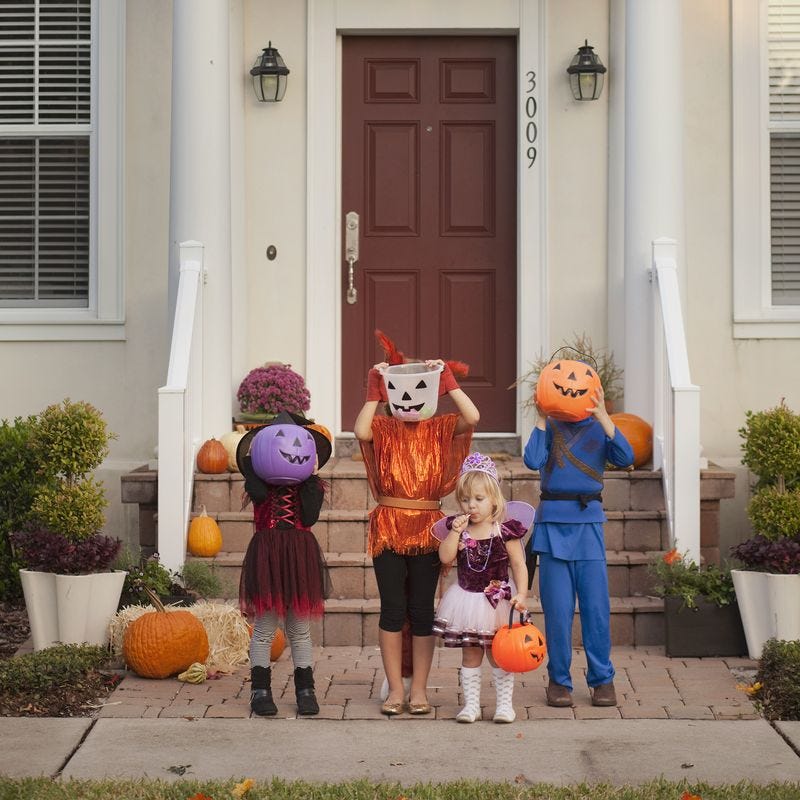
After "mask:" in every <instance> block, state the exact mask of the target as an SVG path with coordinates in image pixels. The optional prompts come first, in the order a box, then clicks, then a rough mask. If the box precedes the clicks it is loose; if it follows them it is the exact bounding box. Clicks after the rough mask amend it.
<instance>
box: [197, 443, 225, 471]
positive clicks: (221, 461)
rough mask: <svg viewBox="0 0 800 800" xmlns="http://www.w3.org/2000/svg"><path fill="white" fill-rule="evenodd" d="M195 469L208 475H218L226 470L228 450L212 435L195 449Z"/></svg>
mask: <svg viewBox="0 0 800 800" xmlns="http://www.w3.org/2000/svg"><path fill="white" fill-rule="evenodd" d="M197 469H199V470H200V472H205V473H207V474H209V475H219V474H221V473H223V472H227V471H228V451H227V450H226V449H225V447H224V445H223V444H222V443H221V442H219V441H217V439H214V438H213V437H212V438H211V439H209V440H208V441H206V442H203V446H202V447H201V448H200V449H199V450H198V451H197Z"/></svg>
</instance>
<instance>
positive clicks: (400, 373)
mask: <svg viewBox="0 0 800 800" xmlns="http://www.w3.org/2000/svg"><path fill="white" fill-rule="evenodd" d="M376 335H377V336H378V339H379V341H380V343H381V345H382V346H383V348H384V351H385V352H386V355H387V362H388V363H387V362H382V363H380V364H376V365H375V366H374V367H373V368H372V369H371V370H370V371H369V375H368V381H367V396H366V401H365V403H364V406H363V407H362V409H361V411H360V412H359V414H358V417H357V419H356V421H355V424H354V426H353V430H354V432H355V435H356V437H357V438H358V439H359V442H360V445H361V452H362V454H363V456H364V465H365V467H366V472H367V479H368V481H369V486H370V490H371V491H372V494H373V496H374V498H375V500H376V502H377V506H376V507H375V508H374V509H373V510H372V512H371V513H370V518H369V534H368V551H369V555H370V556H371V557H372V563H373V568H374V570H375V577H376V580H377V583H378V592H379V594H380V601H381V610H380V620H379V623H378V641H379V644H380V649H381V659H382V661H383V667H384V672H385V673H386V679H387V682H388V694H387V697H386V699H385V702H384V703H383V705H382V706H381V711H382V713H383V714H386V715H387V716H394V715H396V714H401V713H402V712H403V711H405V710H408V711H409V713H411V714H429V713H430V711H431V705H430V703H429V702H428V697H427V683H428V675H429V673H430V668H431V663H432V660H433V648H434V643H435V642H434V639H433V635H432V626H433V606H434V595H435V593H436V586H437V582H438V579H439V570H440V567H441V565H440V563H439V556H438V553H437V543H436V542H435V541H434V540H433V539H432V538H431V536H430V534H429V531H430V528H431V526H432V525H433V524H434V523H435V522H436V521H437V520H439V519H441V518H442V512H441V511H440V510H439V506H440V501H441V498H442V497H444V496H445V495H447V494H449V493H450V492H452V491H453V488H454V486H455V482H456V479H457V477H458V469H459V466H460V464H461V462H462V461H463V460H464V458H465V457H466V455H467V453H468V452H469V446H470V442H471V440H472V431H473V428H474V427H475V425H476V424H477V423H478V419H479V414H478V410H477V408H475V405H474V404H473V402H472V401H471V400H470V399H469V397H468V396H467V395H466V394H465V393H464V392H463V390H461V389H460V388H459V386H458V383H457V382H456V379H455V376H454V374H453V370H452V368H451V367H450V366H449V365H445V363H444V362H443V361H442V360H441V359H431V360H428V361H425V362H417V363H408V362H406V360H405V358H404V357H403V354H402V353H400V352H399V351H398V350H397V348H396V347H395V346H394V343H393V342H392V341H391V340H390V339H389V338H388V337H386V336H385V335H384V334H382V333H381V332H380V331H376ZM456 369H457V370H458V371H459V372H460V373H461V374H462V375H463V374H466V369H467V368H466V365H463V364H462V365H459V364H456ZM445 393H449V394H450V397H451V398H452V400H453V402H454V403H455V406H456V409H457V412H458V413H451V414H442V415H440V416H434V414H435V411H436V406H437V402H438V396H439V395H440V394H445ZM381 401H383V402H384V403H386V405H387V409H388V411H389V415H388V416H382V415H376V412H377V410H378V406H379V404H380V403H381ZM407 618H408V619H409V621H410V625H411V639H412V647H411V660H412V676H411V684H410V689H409V697H408V704H406V698H405V689H404V685H403V678H402V651H403V648H402V640H403V635H402V630H403V626H404V624H405V622H406V619H407Z"/></svg>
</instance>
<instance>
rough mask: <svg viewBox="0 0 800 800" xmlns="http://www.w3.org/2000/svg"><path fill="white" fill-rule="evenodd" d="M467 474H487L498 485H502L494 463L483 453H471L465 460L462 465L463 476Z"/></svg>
mask: <svg viewBox="0 0 800 800" xmlns="http://www.w3.org/2000/svg"><path fill="white" fill-rule="evenodd" d="M465 472H485V473H486V474H487V475H491V476H492V477H493V478H494V479H495V481H496V482H497V483H498V484H499V483H500V479H499V478H498V477H497V467H496V466H495V465H494V461H492V459H491V458H489V456H485V455H483V453H470V454H469V455H468V456H467V457H466V458H465V459H464V463H463V464H462V465H461V474H462V475H463V474H464V473H465Z"/></svg>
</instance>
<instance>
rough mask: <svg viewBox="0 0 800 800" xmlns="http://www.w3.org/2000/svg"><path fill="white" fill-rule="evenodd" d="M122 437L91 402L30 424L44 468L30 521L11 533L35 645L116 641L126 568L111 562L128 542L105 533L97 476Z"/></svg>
mask: <svg viewBox="0 0 800 800" xmlns="http://www.w3.org/2000/svg"><path fill="white" fill-rule="evenodd" d="M113 438H115V435H114V434H113V433H110V432H109V430H108V428H107V425H106V422H105V419H104V418H103V416H102V414H101V413H100V412H99V411H98V410H97V409H96V408H94V407H93V406H92V405H90V404H89V403H85V402H76V403H73V402H71V401H70V400H69V399H66V400H64V401H63V403H61V404H55V405H51V406H48V407H47V408H46V409H45V410H44V411H43V412H42V413H41V414H39V415H38V416H37V417H36V418H35V419H34V420H33V421H32V422H31V424H30V436H29V440H28V445H29V447H30V449H31V453H32V455H33V458H34V463H35V465H36V469H35V480H34V486H33V488H32V491H31V496H30V506H29V509H28V511H27V514H26V515H25V517H26V519H25V524H24V525H23V526H22V527H21V528H20V529H19V530H16V531H14V532H12V533H11V534H10V540H11V543H12V546H13V547H14V551H15V555H16V557H17V558H18V560H19V561H20V562H21V563H22V564H23V565H24V566H25V567H26V568H25V569H21V570H20V579H21V581H22V589H23V593H24V595H25V605H26V608H27V611H28V618H29V622H30V626H31V635H32V637H33V646H34V649H35V650H41V649H43V648H45V647H50V646H51V645H52V644H54V643H56V642H63V643H65V644H70V643H75V644H80V643H82V642H88V643H89V644H105V643H106V642H107V641H108V631H107V628H108V622H109V620H110V619H111V617H112V616H113V614H114V612H115V611H116V608H117V603H118V601H119V597H120V592H121V591H122V584H123V581H124V579H125V572H124V571H121V570H117V571H112V570H111V569H110V566H111V564H112V562H113V561H114V559H115V558H116V556H117V553H118V552H119V549H120V546H121V542H120V541H119V540H118V539H113V538H111V537H109V536H106V535H104V534H102V533H100V529H101V528H102V526H103V524H104V522H105V513H104V510H105V507H106V506H107V504H108V502H107V500H106V497H105V492H104V489H103V486H102V484H100V483H98V482H97V481H96V480H95V479H94V478H93V477H91V476H90V473H91V472H92V471H93V470H95V469H96V468H97V467H98V466H99V465H100V464H101V462H102V461H103V459H104V458H105V456H106V455H107V454H108V443H109V441H110V440H111V439H113Z"/></svg>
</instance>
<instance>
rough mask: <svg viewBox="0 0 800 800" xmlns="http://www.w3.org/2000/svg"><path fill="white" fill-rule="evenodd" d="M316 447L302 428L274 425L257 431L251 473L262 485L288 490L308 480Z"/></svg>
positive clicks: (251, 446)
mask: <svg viewBox="0 0 800 800" xmlns="http://www.w3.org/2000/svg"><path fill="white" fill-rule="evenodd" d="M316 460H317V443H316V441H315V439H314V437H313V436H312V435H311V433H310V432H309V431H308V430H306V429H305V428H304V427H302V426H301V425H295V424H293V423H292V424H289V423H273V424H272V425H265V426H264V427H263V428H261V429H259V431H258V432H257V433H256V435H255V436H254V437H253V441H252V444H251V445H250V463H251V464H252V466H253V471H254V472H255V473H256V475H258V477H259V478H261V480H262V481H264V482H265V483H269V484H272V485H274V486H288V485H290V484H295V483H302V482H303V481H305V480H307V479H308V478H310V477H311V474H312V473H313V472H314V467H315V466H316Z"/></svg>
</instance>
